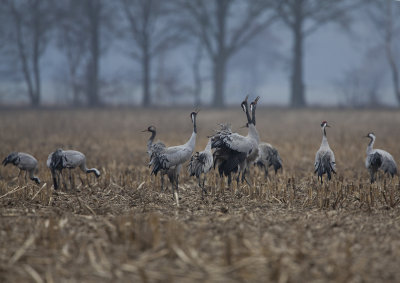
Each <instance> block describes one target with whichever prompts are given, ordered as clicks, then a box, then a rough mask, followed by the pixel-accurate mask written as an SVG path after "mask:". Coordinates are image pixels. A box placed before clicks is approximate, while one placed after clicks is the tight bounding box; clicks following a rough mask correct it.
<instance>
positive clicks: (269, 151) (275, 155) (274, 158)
mask: <svg viewBox="0 0 400 283" xmlns="http://www.w3.org/2000/svg"><path fill="white" fill-rule="evenodd" d="M254 164H255V165H257V166H258V167H260V168H264V173H265V178H267V177H268V173H269V167H271V166H273V167H274V170H275V174H276V173H277V172H278V170H279V169H281V168H282V159H281V157H280V155H279V152H278V150H277V149H276V148H275V147H273V146H272V145H271V144H269V143H266V142H262V143H259V145H258V157H257V159H256V161H255V162H254Z"/></svg>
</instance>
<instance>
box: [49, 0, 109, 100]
mask: <svg viewBox="0 0 400 283" xmlns="http://www.w3.org/2000/svg"><path fill="white" fill-rule="evenodd" d="M57 5H58V16H59V22H58V46H59V48H60V49H61V50H62V52H63V53H64V54H65V56H66V59H67V61H68V73H69V77H70V78H69V79H70V85H71V88H72V91H73V93H74V95H73V96H74V99H73V100H74V103H75V104H77V103H79V102H80V96H81V93H84V94H85V96H86V101H87V104H88V105H89V106H99V105H101V103H102V102H101V96H100V84H101V79H100V60H101V58H102V57H103V56H104V55H105V53H106V50H107V48H108V46H109V45H110V42H111V40H109V37H110V36H111V35H112V33H111V31H112V30H113V21H114V9H113V8H114V6H113V5H112V4H110V3H109V2H108V1H105V0H85V1H78V0H68V1H61V2H59V3H57Z"/></svg>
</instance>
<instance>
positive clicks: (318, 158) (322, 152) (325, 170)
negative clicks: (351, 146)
mask: <svg viewBox="0 0 400 283" xmlns="http://www.w3.org/2000/svg"><path fill="white" fill-rule="evenodd" d="M327 127H330V126H329V125H328V122H327V121H323V122H322V123H321V130H322V142H321V146H320V148H319V150H318V151H317V153H316V154H315V163H314V168H315V170H314V173H317V175H318V179H319V178H320V179H321V184H322V183H323V182H322V176H323V175H324V174H326V175H327V178H328V180H330V179H331V176H332V173H334V174H336V162H335V155H334V154H333V151H332V150H331V148H330V147H329V143H328V138H327V137H326V128H327Z"/></svg>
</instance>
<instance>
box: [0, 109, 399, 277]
mask: <svg viewBox="0 0 400 283" xmlns="http://www.w3.org/2000/svg"><path fill="white" fill-rule="evenodd" d="M258 112H259V113H257V115H258V121H259V122H258V124H257V128H258V130H259V132H260V136H261V140H263V141H268V142H271V143H272V144H274V145H275V146H276V147H277V148H278V150H279V152H280V154H281V156H282V159H283V166H284V170H283V171H281V172H280V173H278V175H274V174H273V173H272V174H270V177H269V178H268V179H265V177H264V173H263V172H262V171H259V170H258V169H256V168H253V169H252V170H251V174H250V179H249V181H250V183H251V185H252V186H249V185H247V184H239V186H237V184H236V183H233V185H232V187H231V189H230V190H227V189H226V183H225V181H223V180H221V179H220V178H219V177H218V176H217V174H216V172H215V171H212V172H210V173H209V175H208V178H207V183H206V188H207V191H208V195H207V196H206V197H205V199H204V200H202V199H201V191H200V189H199V188H198V186H197V181H196V180H195V179H194V178H189V177H188V175H187V172H186V168H183V169H182V174H181V180H180V185H179V186H180V188H179V189H180V196H181V198H182V199H181V200H180V207H179V208H178V207H176V204H175V202H174V200H173V198H172V194H171V189H170V188H169V190H168V191H167V192H165V193H161V192H160V179H159V177H158V176H157V177H154V176H150V170H149V169H148V167H147V166H146V165H147V162H148V160H147V158H148V157H147V155H146V152H145V151H146V141H147V138H148V136H147V135H145V134H142V133H140V130H141V129H142V128H144V127H147V126H148V125H150V124H154V125H156V126H157V128H158V136H157V137H156V139H157V138H159V139H161V140H162V141H164V142H165V143H166V144H167V145H172V144H178V143H182V142H184V141H186V140H187V138H188V137H189V136H190V134H191V124H190V120H189V118H188V113H190V109H189V110H183V109H180V110H174V111H167V110H160V111H155V110H151V111H140V110H131V111H128V110H122V111H117V110H92V111H83V110H76V111H73V113H72V112H71V111H59V112H53V111H42V112H36V111H21V112H18V111H17V112H2V113H0V116H1V122H0V131H1V132H2V133H8V134H7V135H2V140H3V142H2V147H1V149H0V152H1V156H5V155H6V154H8V153H9V152H11V151H13V150H21V151H26V152H30V153H32V154H33V155H34V156H36V157H37V158H38V160H39V163H40V165H39V170H40V171H39V177H40V179H41V180H42V183H41V184H40V185H36V184H35V183H33V182H30V181H28V182H25V179H24V177H23V176H21V177H20V178H17V177H16V176H17V175H18V170H17V169H15V168H13V167H6V168H2V169H1V171H0V204H1V207H0V213H1V217H0V238H1V241H0V281H2V282H17V281H35V282H62V281H89V282H92V281H98V282H99V281H100V282H109V281H111V280H119V281H142V282H157V281H176V280H179V281H183V282H193V281H195V282H196V281H197V282H203V281H205V280H207V281H212V282H226V281H227V280H229V281H243V280H248V281H253V282H254V281H263V282H265V281H272V280H273V281H280V282H305V281H324V282H326V281H329V282H344V281H353V282H364V281H367V282H379V281H385V282H389V281H392V282H396V281H399V280H400V270H399V268H398V266H399V258H400V257H399V256H400V240H399V235H400V213H399V212H400V210H399V207H400V203H399V202H400V187H399V178H398V177H395V178H394V179H393V180H391V179H388V178H385V176H383V175H381V176H380V178H378V182H376V183H375V184H370V183H369V177H368V173H367V171H366V169H365V168H364V158H365V149H366V145H367V140H364V139H362V136H363V135H365V133H367V132H369V131H372V130H374V131H375V132H378V131H379V139H378V140H377V143H376V146H377V147H379V146H382V147H385V148H387V149H388V150H389V151H390V152H391V153H392V154H393V156H394V157H395V158H399V157H400V147H399V145H398V143H397V142H396V141H398V140H399V138H400V133H396V132H395V131H393V128H396V127H397V125H399V123H400V113H398V112H390V111H378V112H374V117H372V115H371V113H370V112H368V111H357V112H351V111H325V113H324V112H322V111H317V110H308V111H299V110H296V111H282V110H280V111H277V110H270V109H263V108H260V109H259V110H258ZM71 113H72V115H71ZM241 115H242V113H241V111H240V109H232V110H226V111H222V112H221V111H218V112H217V111H211V110H203V111H202V112H201V113H200V114H199V116H198V128H199V134H198V140H197V146H196V149H198V150H201V149H202V148H204V146H205V144H206V143H207V135H210V134H211V133H212V130H213V129H214V128H216V127H218V126H217V124H218V123H220V122H230V123H232V125H233V128H234V129H236V130H237V131H239V132H241V133H242V134H246V130H245V129H240V127H241V126H242V125H243V124H244V119H243V118H244V117H241ZM242 116H243V115H242ZM71 117H72V118H71ZM172 118H174V121H176V123H175V124H174V125H171V123H170V121H171V119H172ZM355 119H357V121H358V122H357V123H349V122H348V121H354V120H355ZM27 120H30V121H31V123H30V124H29V125H31V124H34V125H36V127H35V128H34V129H33V128H32V127H31V126H29V125H28V124H27V123H26V121H27ZM322 120H329V121H332V126H333V127H332V128H331V130H330V132H329V142H330V145H331V148H332V150H333V151H334V152H335V155H336V159H337V169H338V174H337V175H335V176H334V177H333V180H332V181H331V182H329V183H327V182H324V184H322V185H321V184H320V183H319V182H318V181H317V178H316V176H314V175H313V174H312V172H313V161H314V154H315V152H316V150H317V149H318V147H319V144H320V139H321V137H320V129H319V123H320V121H322ZM60 146H62V147H63V148H65V149H67V148H71V149H77V150H81V151H82V152H85V154H86V157H87V164H88V166H92V165H93V166H92V167H94V166H96V167H98V168H99V169H100V170H101V173H102V176H101V178H99V179H96V178H94V177H93V176H86V175H85V174H83V173H81V172H79V171H78V170H77V171H75V172H74V181H73V183H72V184H69V183H68V182H66V183H67V187H64V186H63V189H62V190H59V191H57V192H55V191H54V190H53V188H52V182H51V176H50V172H49V170H48V169H47V168H46V165H45V161H46V159H47V155H48V153H50V152H52V151H54V149H55V148H57V147H60ZM397 161H399V159H397ZM66 180H67V178H66ZM166 183H167V182H166Z"/></svg>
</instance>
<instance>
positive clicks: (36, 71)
mask: <svg viewBox="0 0 400 283" xmlns="http://www.w3.org/2000/svg"><path fill="white" fill-rule="evenodd" d="M37 4H38V3H36V6H37ZM36 6H35V7H36ZM36 9H38V8H37V7H36V8H35V11H34V13H35V20H34V35H33V54H32V62H33V76H34V81H35V84H34V85H35V87H34V91H33V95H32V96H31V104H32V106H34V107H37V106H39V104H40V96H41V85H40V66H39V63H40V62H39V61H40V54H39V52H40V51H39V36H40V32H41V31H40V22H39V21H40V17H41V15H40V14H39V13H38V11H37V10H36Z"/></svg>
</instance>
